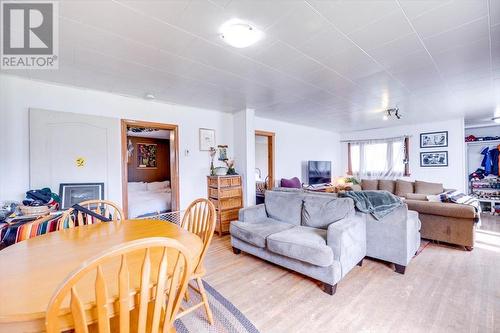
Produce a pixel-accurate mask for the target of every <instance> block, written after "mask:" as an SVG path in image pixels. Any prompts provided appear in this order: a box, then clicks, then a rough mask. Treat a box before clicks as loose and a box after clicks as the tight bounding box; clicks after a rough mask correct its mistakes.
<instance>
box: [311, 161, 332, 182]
mask: <svg viewBox="0 0 500 333" xmlns="http://www.w3.org/2000/svg"><path fill="white" fill-rule="evenodd" d="M307 179H308V183H309V185H321V184H328V183H331V182H332V162H330V161H309V162H308V163H307Z"/></svg>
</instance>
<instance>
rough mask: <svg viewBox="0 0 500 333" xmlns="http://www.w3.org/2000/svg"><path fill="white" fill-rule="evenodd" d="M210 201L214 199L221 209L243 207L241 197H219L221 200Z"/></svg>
mask: <svg viewBox="0 0 500 333" xmlns="http://www.w3.org/2000/svg"><path fill="white" fill-rule="evenodd" d="M210 201H212V203H213V204H214V206H215V208H217V209H220V210H227V209H233V208H241V206H242V205H243V203H242V202H241V201H242V200H241V198H240V197H232V198H227V199H219V200H215V199H210Z"/></svg>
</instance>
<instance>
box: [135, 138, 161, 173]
mask: <svg viewBox="0 0 500 333" xmlns="http://www.w3.org/2000/svg"><path fill="white" fill-rule="evenodd" d="M157 153H158V145H157V144H156V143H138V144H137V168H138V169H156V167H157V156H156V155H157Z"/></svg>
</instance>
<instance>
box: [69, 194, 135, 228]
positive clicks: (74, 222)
mask: <svg viewBox="0 0 500 333" xmlns="http://www.w3.org/2000/svg"><path fill="white" fill-rule="evenodd" d="M79 205H80V206H82V207H84V208H87V209H89V210H91V211H93V212H95V213H97V214H99V215H102V216H105V217H107V218H109V219H111V220H112V221H118V220H123V218H124V216H125V214H123V211H122V209H121V208H120V207H119V206H118V205H117V204H115V203H114V202H111V201H107V200H88V201H83V202H80V203H79ZM74 211H75V210H74V209H73V208H70V209H68V210H66V211H65V212H64V213H63V215H62V216H61V220H60V223H61V225H62V227H61V228H60V229H62V228H64V224H65V223H68V227H70V228H71V227H74V226H80V225H84V224H93V223H97V222H100V221H99V220H98V219H96V218H94V217H92V216H87V214H85V213H82V212H77V213H76V216H75V214H74Z"/></svg>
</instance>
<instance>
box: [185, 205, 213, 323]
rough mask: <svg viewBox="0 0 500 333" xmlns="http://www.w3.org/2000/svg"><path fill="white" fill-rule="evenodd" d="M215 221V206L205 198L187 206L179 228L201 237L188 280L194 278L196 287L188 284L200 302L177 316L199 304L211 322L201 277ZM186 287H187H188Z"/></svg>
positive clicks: (194, 308)
mask: <svg viewBox="0 0 500 333" xmlns="http://www.w3.org/2000/svg"><path fill="white" fill-rule="evenodd" d="M215 221H216V212H215V206H214V205H213V203H211V202H210V201H209V200H207V199H197V200H195V201H193V202H192V203H191V204H190V205H189V207H188V208H187V209H186V212H185V214H184V217H183V218H182V222H181V228H184V229H186V230H188V231H189V232H192V233H194V234H196V235H198V236H199V237H200V238H201V241H202V242H203V247H202V250H201V254H200V258H199V260H198V263H197V264H196V265H195V269H194V273H193V274H192V275H191V277H190V280H194V281H195V282H196V284H197V286H198V287H197V288H196V287H195V286H193V285H189V287H191V288H192V289H193V290H194V291H196V292H197V293H199V294H200V295H201V300H202V301H201V302H200V303H198V304H196V305H194V306H192V307H190V308H187V309H183V308H182V307H181V310H180V311H179V314H178V315H177V318H180V317H183V316H185V315H187V314H188V313H191V312H192V311H194V310H196V309H198V308H199V307H201V306H204V307H205V312H206V314H207V317H208V322H209V323H210V325H212V324H213V321H214V320H213V315H212V310H210V305H209V304H208V298H207V294H206V291H205V287H204V286H203V281H202V280H201V278H202V277H203V276H205V273H206V271H205V268H204V266H203V259H204V257H205V254H206V253H207V250H208V247H209V245H210V242H211V241H212V237H213V235H214V230H215ZM189 287H188V289H189ZM185 296H186V299H189V293H188V291H186V295H185Z"/></svg>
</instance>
